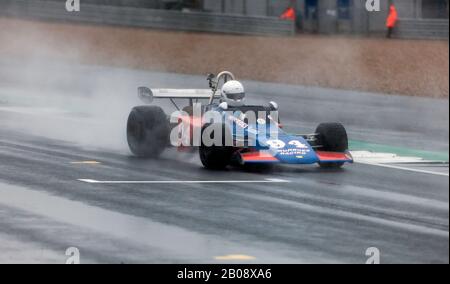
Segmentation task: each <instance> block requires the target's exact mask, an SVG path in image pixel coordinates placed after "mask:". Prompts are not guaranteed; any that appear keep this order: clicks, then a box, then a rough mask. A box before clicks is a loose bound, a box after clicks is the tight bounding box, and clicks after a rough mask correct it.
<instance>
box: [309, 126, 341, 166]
mask: <svg viewBox="0 0 450 284" xmlns="http://www.w3.org/2000/svg"><path fill="white" fill-rule="evenodd" d="M316 134H318V135H317V145H321V146H322V147H321V148H320V150H321V151H328V152H339V153H345V152H346V151H347V150H348V136H347V131H346V130H345V127H344V126H343V125H342V124H340V123H322V124H320V125H319V126H318V127H317V129H316ZM319 165H320V167H322V168H326V169H330V168H331V169H335V168H341V167H342V166H343V165H344V163H341V162H339V163H319Z"/></svg>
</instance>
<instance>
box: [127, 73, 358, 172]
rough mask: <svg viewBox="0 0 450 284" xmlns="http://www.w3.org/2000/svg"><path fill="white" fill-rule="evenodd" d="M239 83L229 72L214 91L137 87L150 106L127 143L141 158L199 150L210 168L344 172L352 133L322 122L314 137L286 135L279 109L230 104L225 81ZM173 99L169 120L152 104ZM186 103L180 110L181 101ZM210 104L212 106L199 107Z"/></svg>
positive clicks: (136, 119) (138, 115)
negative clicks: (169, 150)
mask: <svg viewBox="0 0 450 284" xmlns="http://www.w3.org/2000/svg"><path fill="white" fill-rule="evenodd" d="M229 79H230V80H234V75H233V74H232V73H230V72H226V71H224V72H221V73H219V75H217V76H214V75H209V76H208V80H209V87H210V88H209V89H149V88H146V87H139V88H138V96H139V98H140V99H141V100H142V101H143V102H145V103H146V105H143V106H137V107H135V108H133V110H132V111H131V113H130V115H129V118H128V124H127V138H128V145H129V147H130V150H131V152H132V153H133V154H134V155H136V156H140V157H157V156H158V155H160V154H161V153H162V152H163V151H164V149H165V148H166V147H167V146H168V145H172V146H176V147H178V149H180V150H183V151H185V150H186V149H189V150H191V151H194V150H197V149H198V152H199V156H200V160H201V162H202V164H203V165H204V166H205V167H206V168H208V169H214V170H221V169H224V168H226V167H227V166H228V165H233V164H235V165H243V166H247V165H260V166H261V165H262V166H269V165H273V164H276V163H283V164H319V165H320V166H321V167H324V168H339V167H342V166H343V165H344V164H345V163H352V162H353V158H352V156H351V155H350V153H349V151H348V138H347V132H346V130H345V128H344V126H343V125H341V124H339V123H322V124H320V125H319V126H318V127H317V129H316V131H315V132H314V133H312V134H304V135H302V134H300V135H294V134H289V133H287V132H285V131H284V130H283V129H282V126H281V124H280V122H279V119H278V106H277V104H276V103H273V102H271V103H270V104H269V105H267V106H256V105H250V106H249V105H242V106H230V105H228V104H227V103H226V102H223V100H222V96H221V95H220V94H218V90H219V86H220V82H221V81H223V83H226V82H227V81H228V80H229ZM154 99H169V100H170V101H171V102H172V103H173V104H174V106H175V107H176V109H177V111H176V112H175V113H173V114H172V115H170V116H168V115H167V114H166V113H165V112H164V111H163V110H162V108H160V107H158V106H153V105H150V104H151V103H152V102H153V101H154ZM179 99H187V100H188V101H189V104H188V105H187V106H186V107H184V108H180V107H179V106H178V105H177V103H176V101H177V100H179ZM202 100H208V102H207V103H203V104H201V103H199V102H201V101H202Z"/></svg>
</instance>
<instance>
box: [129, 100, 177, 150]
mask: <svg viewBox="0 0 450 284" xmlns="http://www.w3.org/2000/svg"><path fill="white" fill-rule="evenodd" d="M169 134H170V126H169V121H168V120H167V117H166V114H165V113H164V111H163V110H162V109H161V108H160V107H157V106H138V107H135V108H133V110H132V111H131V113H130V115H129V117H128V123H127V140H128V146H129V147H130V150H131V152H132V153H133V154H134V155H136V156H138V157H144V158H154V157H158V156H159V155H160V154H161V153H162V152H163V151H164V149H165V148H166V146H167V145H168V142H169Z"/></svg>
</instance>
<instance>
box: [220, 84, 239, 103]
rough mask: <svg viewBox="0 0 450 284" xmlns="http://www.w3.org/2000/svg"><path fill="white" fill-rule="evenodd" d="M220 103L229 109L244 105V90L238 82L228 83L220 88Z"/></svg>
mask: <svg viewBox="0 0 450 284" xmlns="http://www.w3.org/2000/svg"><path fill="white" fill-rule="evenodd" d="M221 94H222V101H224V102H226V103H227V104H228V105H229V106H231V107H239V106H243V105H244V101H245V90H244V86H242V84H241V82H239V81H235V80H232V81H228V82H226V83H225V84H223V86H222V90H221Z"/></svg>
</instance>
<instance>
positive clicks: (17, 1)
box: [0, 0, 295, 35]
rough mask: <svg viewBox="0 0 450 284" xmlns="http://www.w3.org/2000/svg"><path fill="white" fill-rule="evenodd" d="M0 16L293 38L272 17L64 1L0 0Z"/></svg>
mask: <svg viewBox="0 0 450 284" xmlns="http://www.w3.org/2000/svg"><path fill="white" fill-rule="evenodd" d="M0 15H3V16H13V17H25V18H32V19H40V20H54V21H64V22H81V23H94V24H107V25H120V26H131V27H143V28H159V29H176V30H185V31H203V32H218V33H233V34H250V35H294V34H295V23H294V22H292V21H285V20H281V19H278V18H275V17H257V16H243V15H224V14H215V13H206V12H180V11H169V10H157V9H143V8H133V7H115V6H105V5H93V4H83V2H82V1H81V11H79V12H67V11H66V8H65V1H61V2H53V1H38V0H0Z"/></svg>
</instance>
